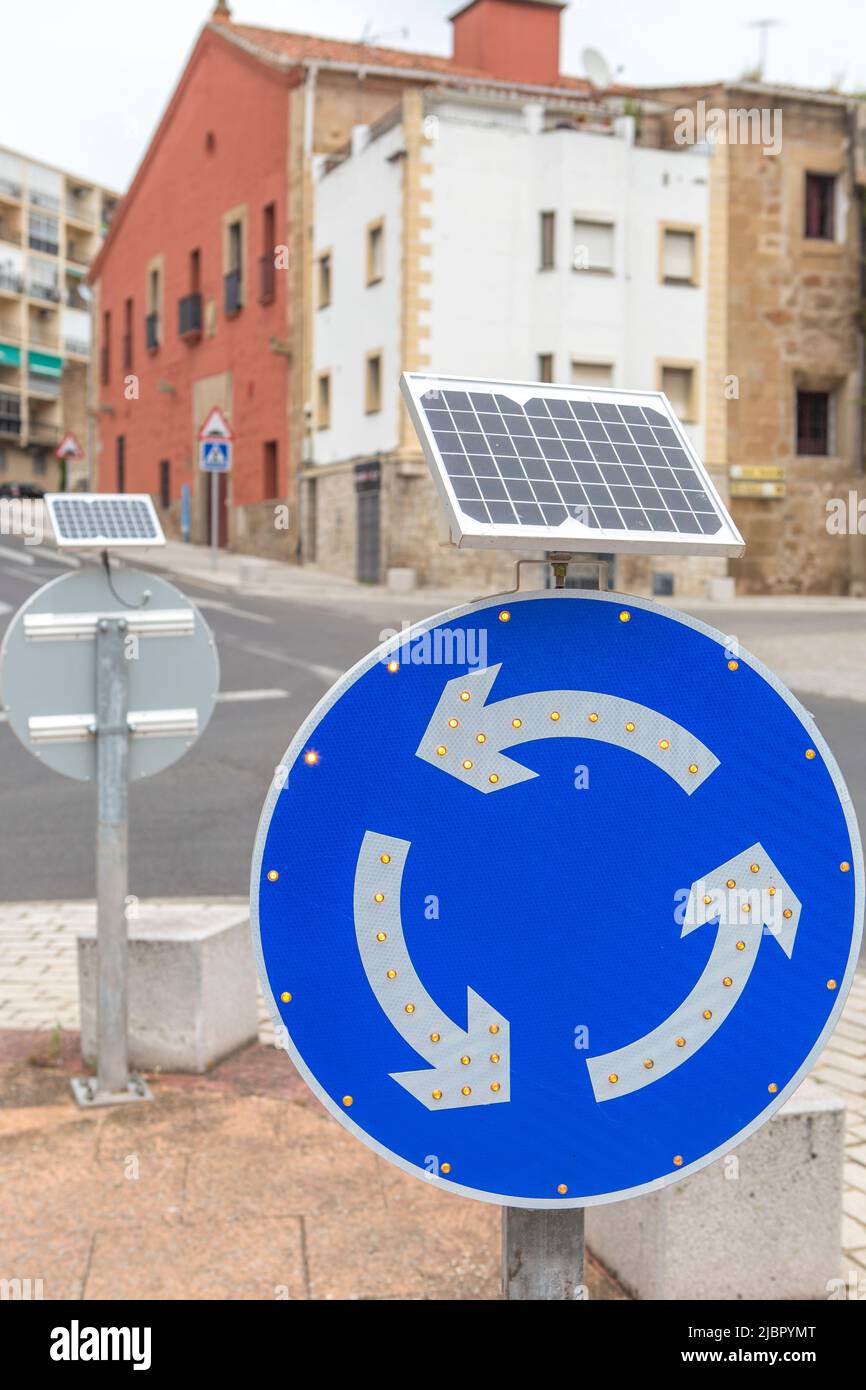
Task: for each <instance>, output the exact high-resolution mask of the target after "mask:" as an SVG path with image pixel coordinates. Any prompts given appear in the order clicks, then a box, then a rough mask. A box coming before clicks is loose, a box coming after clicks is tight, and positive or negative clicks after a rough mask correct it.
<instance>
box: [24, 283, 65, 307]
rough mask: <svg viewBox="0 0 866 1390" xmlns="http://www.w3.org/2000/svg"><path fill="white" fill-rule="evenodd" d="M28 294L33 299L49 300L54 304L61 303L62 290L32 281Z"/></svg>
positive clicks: (55, 286)
mask: <svg viewBox="0 0 866 1390" xmlns="http://www.w3.org/2000/svg"><path fill="white" fill-rule="evenodd" d="M27 293H28V294H29V296H30V298H31V299H47V300H49V302H50V303H52V304H59V303H60V289H59V286H57V285H43V284H41V283H40V281H39V280H31V281H30V284H29V285H28V287H27Z"/></svg>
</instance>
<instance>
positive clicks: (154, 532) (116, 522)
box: [45, 492, 165, 549]
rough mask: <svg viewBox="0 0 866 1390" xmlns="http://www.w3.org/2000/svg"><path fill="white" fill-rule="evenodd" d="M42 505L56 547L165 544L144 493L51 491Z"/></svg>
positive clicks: (160, 528) (161, 531)
mask: <svg viewBox="0 0 866 1390" xmlns="http://www.w3.org/2000/svg"><path fill="white" fill-rule="evenodd" d="M45 504H46V506H47V508H48V515H49V517H50V518H51V525H52V527H53V528H54V538H55V540H56V541H57V544H58V546H62V547H68V548H73V549H81V548H83V547H85V546H97V547H101V548H105V547H107V546H112V547H114V546H121V545H123V546H134V545H138V546H148V545H165V536H164V534H163V530H162V526H161V525H160V523H159V517H158V516H157V514H156V511H155V509H154V505H153V502H152V501H151V499H150V497H149V496H148V494H147V493H146V492H142V493H127V492H123V493H111V492H101V493H89V494H86V493H80V492H53V493H49V494H48V495H47V496H46V498H45Z"/></svg>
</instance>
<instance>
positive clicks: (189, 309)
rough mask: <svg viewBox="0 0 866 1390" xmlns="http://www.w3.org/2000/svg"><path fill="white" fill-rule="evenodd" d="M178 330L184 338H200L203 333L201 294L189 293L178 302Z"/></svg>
mask: <svg viewBox="0 0 866 1390" xmlns="http://www.w3.org/2000/svg"><path fill="white" fill-rule="evenodd" d="M177 310H178V332H179V333H180V336H181V337H182V338H198V337H199V336H200V334H201V295H200V294H187V295H185V296H184V298H183V299H179V300H178V302H177Z"/></svg>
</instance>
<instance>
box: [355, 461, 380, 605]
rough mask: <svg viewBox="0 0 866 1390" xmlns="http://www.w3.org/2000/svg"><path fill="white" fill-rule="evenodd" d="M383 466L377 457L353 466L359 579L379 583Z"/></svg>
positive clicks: (366, 582)
mask: <svg viewBox="0 0 866 1390" xmlns="http://www.w3.org/2000/svg"><path fill="white" fill-rule="evenodd" d="M381 489H382V466H381V464H380V462H379V460H378V459H370V461H369V462H368V463H359V464H356V466H355V492H356V494H357V498H358V537H357V551H358V568H357V574H358V580H359V582H360V583H361V584H378V583H379V579H380V575H381V562H382V556H381V543H382V527H381V516H380V507H379V501H380V497H381Z"/></svg>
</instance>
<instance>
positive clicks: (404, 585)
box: [385, 566, 418, 594]
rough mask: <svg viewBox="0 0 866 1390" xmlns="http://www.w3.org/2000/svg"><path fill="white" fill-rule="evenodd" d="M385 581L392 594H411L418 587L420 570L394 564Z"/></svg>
mask: <svg viewBox="0 0 866 1390" xmlns="http://www.w3.org/2000/svg"><path fill="white" fill-rule="evenodd" d="M385 583H386V584H387V586H388V589H389V590H390V592H391V593H392V594H411V593H412V592H413V590H415V589H416V588H417V587H418V572H417V570H410V569H402V568H398V567H397V566H394V568H392V569H389V570H388V573H387V574H386V576H385Z"/></svg>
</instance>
